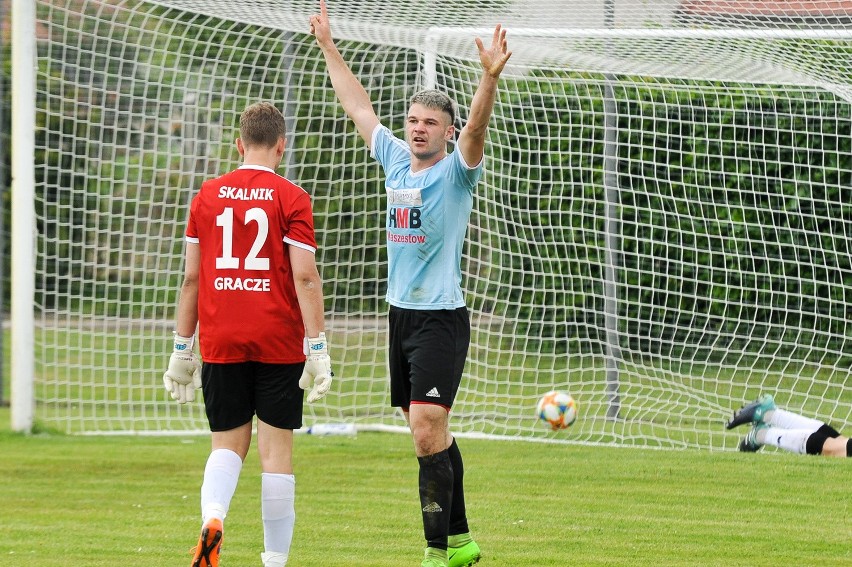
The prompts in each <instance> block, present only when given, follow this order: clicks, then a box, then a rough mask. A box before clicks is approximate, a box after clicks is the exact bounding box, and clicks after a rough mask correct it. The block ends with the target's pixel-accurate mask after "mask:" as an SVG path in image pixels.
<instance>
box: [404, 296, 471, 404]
mask: <svg viewBox="0 0 852 567" xmlns="http://www.w3.org/2000/svg"><path fill="white" fill-rule="evenodd" d="M388 329H389V334H390V337H389V338H390V346H389V348H388V363H389V366H390V393H391V405H392V406H394V407H401V408H403V409H406V410H407V409H408V407H409V405H411V404H412V403H426V404H438V405H441V406H444V407H446V408H448V409H449V408H451V407H452V406H453V401H455V399H456V394H457V393H458V391H459V384H461V378H462V373H463V372H464V365H465V361H466V360H467V349H468V346H470V318H469V316H468V313H467V308H466V307H460V308H458V309H439V310H428V309H422V310H417V309H401V308H399V307H394V306H391V308H390V312H389V313H388Z"/></svg>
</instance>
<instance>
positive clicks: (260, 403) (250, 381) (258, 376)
mask: <svg viewBox="0 0 852 567" xmlns="http://www.w3.org/2000/svg"><path fill="white" fill-rule="evenodd" d="M304 367H305V365H304V363H300V364H265V363H263V362H237V363H233V364H215V363H209V362H205V363H204V364H203V365H202V367H201V387H202V390H203V392H204V409H205V411H206V412H207V421H208V422H209V424H210V431H228V430H230V429H234V428H236V427H240V426H241V425H245V424H246V423H249V422H250V421H251V420H252V418H253V417H254V416H255V415H257V418H258V419H260V420H261V421H263V422H264V423H267V424H269V425H271V426H273V427H278V428H279V429H299V428H300V427H302V405H303V403H304V392H303V390H302V389H301V388H300V387H299V378H300V377H301V376H302V370H303V369H304Z"/></svg>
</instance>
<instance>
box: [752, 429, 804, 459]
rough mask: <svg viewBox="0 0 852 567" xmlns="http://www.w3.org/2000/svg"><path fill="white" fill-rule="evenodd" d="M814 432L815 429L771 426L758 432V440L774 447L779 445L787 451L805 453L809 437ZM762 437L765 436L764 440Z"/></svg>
mask: <svg viewBox="0 0 852 567" xmlns="http://www.w3.org/2000/svg"><path fill="white" fill-rule="evenodd" d="M812 433H813V430H811V429H783V428H781V427H769V428H767V429H764V430H763V431H761V432H759V433H758V435H757V441H758V442H760V443H763V444H764V445H771V446H773V447H778V448H779V449H784V450H785V451H790V452H792V453H798V454H800V455H804V454H805V453H806V452H807V451H806V445H807V442H808V437H810V436H811V434H812ZM761 437H763V439H762V440H761Z"/></svg>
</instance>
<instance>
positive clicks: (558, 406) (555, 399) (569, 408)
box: [536, 390, 577, 431]
mask: <svg viewBox="0 0 852 567" xmlns="http://www.w3.org/2000/svg"><path fill="white" fill-rule="evenodd" d="M536 415H538V418H539V419H540V420H542V421H543V422H545V423H547V424H548V425H550V427H551V428H552V429H553V430H554V431H557V430H559V429H567V428H569V427H571V424H573V423H574V422H575V421H576V420H577V402H575V401H574V398H572V397H571V394H566V393H565V392H557V391H555V390H554V391H552V392H548V393H546V394H545V395H544V396H543V397H542V398H541V399H540V400H539V401H538V406H537V407H536Z"/></svg>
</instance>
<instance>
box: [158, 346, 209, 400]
mask: <svg viewBox="0 0 852 567" xmlns="http://www.w3.org/2000/svg"><path fill="white" fill-rule="evenodd" d="M193 338H194V337H182V336H180V335H178V334H177V333H175V343H174V350H173V351H172V355H171V357H169V369H168V370H166V373H165V374H163V384H164V385H165V387H166V390H168V391H169V393H170V394H171V395H172V399H173V400H177V402H178V403H179V404H185V403H186V402H191V401H193V400H194V399H195V390H196V389H198V388H200V387H201V363H200V362H199V361H198V357H197V356H195V353H194V352H192V343H193Z"/></svg>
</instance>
